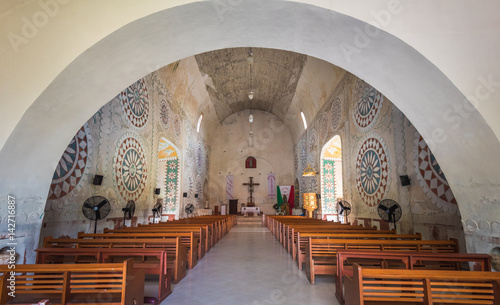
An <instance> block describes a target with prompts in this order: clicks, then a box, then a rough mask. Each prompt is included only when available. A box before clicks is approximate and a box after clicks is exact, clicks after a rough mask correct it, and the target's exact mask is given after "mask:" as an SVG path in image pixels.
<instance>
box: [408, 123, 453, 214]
mask: <svg viewBox="0 0 500 305" xmlns="http://www.w3.org/2000/svg"><path fill="white" fill-rule="evenodd" d="M415 139H416V147H415V156H416V160H415V166H416V172H417V179H418V180H419V182H420V185H421V186H422V188H423V190H424V192H425V194H426V195H427V197H428V198H429V199H430V200H431V201H432V202H433V203H435V204H437V206H438V207H440V208H442V209H443V210H444V211H446V212H451V213H456V212H457V209H458V206H457V200H456V199H455V196H454V195H453V192H452V190H451V188H450V185H449V184H448V181H447V180H446V176H445V175H444V173H443V171H442V170H441V167H440V166H439V164H438V162H437V160H436V158H435V157H434V155H433V154H432V152H431V150H430V148H429V146H427V143H425V140H424V139H423V138H422V136H421V135H420V134H419V133H418V132H416V133H415Z"/></svg>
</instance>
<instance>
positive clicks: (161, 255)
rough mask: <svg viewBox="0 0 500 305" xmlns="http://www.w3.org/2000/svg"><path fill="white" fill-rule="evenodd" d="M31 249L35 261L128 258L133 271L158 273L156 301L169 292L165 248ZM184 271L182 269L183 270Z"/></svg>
mask: <svg viewBox="0 0 500 305" xmlns="http://www.w3.org/2000/svg"><path fill="white" fill-rule="evenodd" d="M35 251H36V263H37V264H54V263H58V264H61V263H68V262H71V263H73V264H75V263H82V262H83V263H94V264H95V263H116V262H118V261H120V262H121V261H123V260H127V259H132V260H133V261H134V265H133V267H134V269H135V270H144V272H145V274H155V275H158V301H159V302H162V301H163V300H164V299H165V298H166V297H167V296H169V295H170V294H171V293H172V289H171V285H170V283H171V280H172V271H173V264H171V265H170V266H169V264H168V255H167V251H166V250H164V249H130V248H127V249H124V248H39V249H36V250H35ZM116 260H118V261H116ZM185 270H186V269H185V268H184V273H185Z"/></svg>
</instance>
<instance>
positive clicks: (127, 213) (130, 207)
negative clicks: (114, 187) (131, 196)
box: [122, 200, 135, 227]
mask: <svg viewBox="0 0 500 305" xmlns="http://www.w3.org/2000/svg"><path fill="white" fill-rule="evenodd" d="M122 212H123V226H124V227H125V220H126V219H128V220H131V219H132V217H134V213H135V201H133V200H129V201H128V202H127V205H126V206H125V207H124V208H123V209H122Z"/></svg>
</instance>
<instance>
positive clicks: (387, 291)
mask: <svg viewBox="0 0 500 305" xmlns="http://www.w3.org/2000/svg"><path fill="white" fill-rule="evenodd" d="M344 286H345V304H346V305H375V304H381V305H387V304H390V305H392V304H394V305H403V304H405V305H406V304H426V305H433V304H474V305H477V304H491V305H499V304H500V272H487V271H443V270H394V269H366V268H361V267H360V266H359V265H354V270H353V276H352V277H349V276H344Z"/></svg>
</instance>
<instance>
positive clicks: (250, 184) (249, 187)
mask: <svg viewBox="0 0 500 305" xmlns="http://www.w3.org/2000/svg"><path fill="white" fill-rule="evenodd" d="M243 185H248V192H249V193H250V203H254V202H253V196H252V194H253V186H254V185H260V183H254V182H253V177H250V182H249V183H243Z"/></svg>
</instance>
